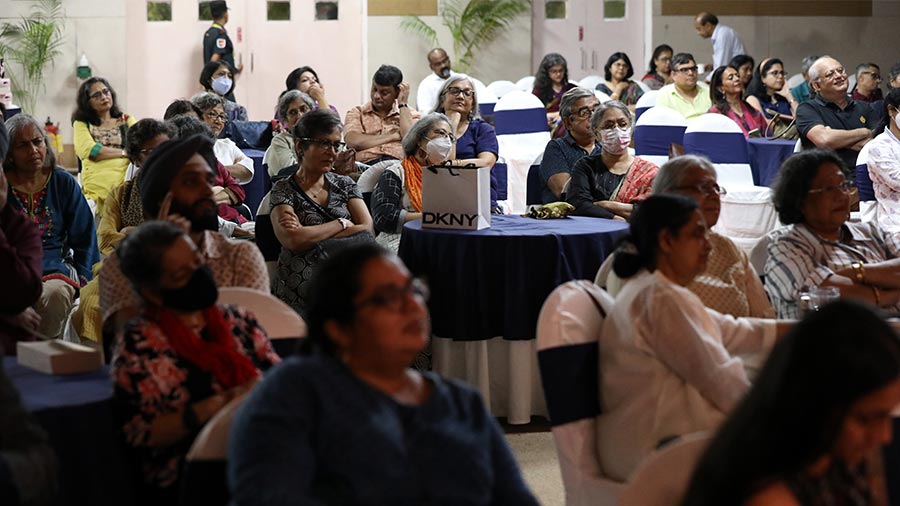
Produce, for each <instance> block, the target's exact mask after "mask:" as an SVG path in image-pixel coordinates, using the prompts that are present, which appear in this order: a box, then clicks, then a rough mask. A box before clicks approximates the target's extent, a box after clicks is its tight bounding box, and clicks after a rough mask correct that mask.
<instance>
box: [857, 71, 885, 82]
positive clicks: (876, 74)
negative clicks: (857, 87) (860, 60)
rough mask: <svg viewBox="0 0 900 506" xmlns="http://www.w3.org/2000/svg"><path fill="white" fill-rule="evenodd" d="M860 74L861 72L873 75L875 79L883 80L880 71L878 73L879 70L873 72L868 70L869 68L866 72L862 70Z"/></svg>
mask: <svg viewBox="0 0 900 506" xmlns="http://www.w3.org/2000/svg"><path fill="white" fill-rule="evenodd" d="M860 74H861V75H865V74H868V75H870V76H872V79H874V80H876V81H881V74H879V73H877V72H871V71H868V70H867V71H865V72H860Z"/></svg>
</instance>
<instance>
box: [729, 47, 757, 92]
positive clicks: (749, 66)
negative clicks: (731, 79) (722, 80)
mask: <svg viewBox="0 0 900 506" xmlns="http://www.w3.org/2000/svg"><path fill="white" fill-rule="evenodd" d="M728 66H729V67H731V68H733V69H737V71H738V75H740V76H741V86H743V87H744V91H746V90H747V87H748V86H750V81H752V80H753V70H754V69H755V68H756V64H755V63H754V62H753V57H752V56H750V55H747V54H739V55H735V56H734V57H733V58H732V59H731V61H730V62H728Z"/></svg>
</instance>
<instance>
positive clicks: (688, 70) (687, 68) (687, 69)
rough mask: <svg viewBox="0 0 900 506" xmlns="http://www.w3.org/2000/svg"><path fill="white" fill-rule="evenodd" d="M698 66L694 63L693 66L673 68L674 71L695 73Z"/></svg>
mask: <svg viewBox="0 0 900 506" xmlns="http://www.w3.org/2000/svg"><path fill="white" fill-rule="evenodd" d="M697 70H699V68H698V67H697V66H696V65H694V66H693V67H681V68H680V69H675V72H678V73H680V74H696V73H697Z"/></svg>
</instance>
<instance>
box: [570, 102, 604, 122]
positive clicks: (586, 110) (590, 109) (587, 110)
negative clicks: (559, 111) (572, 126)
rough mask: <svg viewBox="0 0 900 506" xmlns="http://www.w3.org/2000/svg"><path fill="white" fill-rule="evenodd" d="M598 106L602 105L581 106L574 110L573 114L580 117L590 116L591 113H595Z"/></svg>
mask: <svg viewBox="0 0 900 506" xmlns="http://www.w3.org/2000/svg"><path fill="white" fill-rule="evenodd" d="M598 107H600V105H599V104H598V105H586V106H584V107H581V108H579V109H578V110H577V111H575V112H573V113H572V116H575V117H576V118H579V119H587V118H590V117H591V115H592V114H594V111H596V110H597V108H598Z"/></svg>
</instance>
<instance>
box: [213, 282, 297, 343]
mask: <svg viewBox="0 0 900 506" xmlns="http://www.w3.org/2000/svg"><path fill="white" fill-rule="evenodd" d="M218 303H219V304H233V305H235V306H240V307H242V308H245V309H248V310H250V311H251V312H252V313H253V314H254V315H255V316H256V319H257V321H259V324H260V325H261V326H262V327H263V328H264V329H265V330H266V335H268V336H269V339H290V338H294V339H296V338H301V337H306V331H307V329H306V322H304V321H303V318H301V317H300V315H298V314H297V312H296V311H294V310H293V309H291V307H290V306H288V305H287V304H285V303H284V302H282V301H281V300H280V299H278V298H277V297H275V296H274V295H272V294H270V293H266V292H261V291H259V290H254V289H252V288H245V287H242V286H228V287H221V288H219V300H218Z"/></svg>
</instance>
